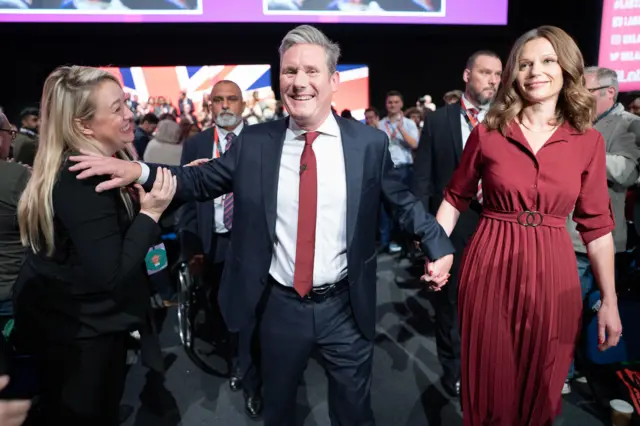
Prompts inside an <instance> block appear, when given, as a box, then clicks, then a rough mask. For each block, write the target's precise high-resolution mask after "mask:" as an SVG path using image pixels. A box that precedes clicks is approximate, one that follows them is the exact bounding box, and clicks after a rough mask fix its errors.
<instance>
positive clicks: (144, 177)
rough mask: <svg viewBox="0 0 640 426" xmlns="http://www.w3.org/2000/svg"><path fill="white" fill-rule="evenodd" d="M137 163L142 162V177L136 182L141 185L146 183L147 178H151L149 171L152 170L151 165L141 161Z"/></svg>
mask: <svg viewBox="0 0 640 426" xmlns="http://www.w3.org/2000/svg"><path fill="white" fill-rule="evenodd" d="M136 163H138V164H140V168H141V169H142V172H141V173H140V177H139V178H138V180H137V181H136V182H137V183H139V184H140V185H144V184H145V183H147V180H148V179H149V173H150V172H151V170H149V166H147V165H146V164H144V163H142V162H140V161H136Z"/></svg>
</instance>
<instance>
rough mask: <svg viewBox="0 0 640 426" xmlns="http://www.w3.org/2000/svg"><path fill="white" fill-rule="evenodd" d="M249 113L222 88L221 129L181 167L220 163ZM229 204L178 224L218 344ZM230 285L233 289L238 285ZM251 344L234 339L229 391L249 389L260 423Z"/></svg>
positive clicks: (202, 140) (193, 143)
mask: <svg viewBox="0 0 640 426" xmlns="http://www.w3.org/2000/svg"><path fill="white" fill-rule="evenodd" d="M244 107H245V102H244V101H243V98H242V90H240V87H239V86H238V85H237V84H236V83H234V82H233V81H229V80H221V81H219V82H217V83H216V84H215V85H214V86H213V89H212V91H211V109H212V112H213V116H214V121H215V123H216V124H215V125H214V126H213V127H211V128H210V129H207V130H205V131H203V132H200V133H198V134H196V135H195V136H193V137H191V138H189V139H188V140H187V141H186V142H185V144H184V148H183V150H182V159H181V161H180V163H181V164H182V165H186V164H189V163H190V162H192V161H194V160H198V159H201V158H208V159H214V158H219V157H221V156H222V155H223V154H224V153H225V152H226V151H227V149H228V148H230V147H231V146H232V145H233V141H234V140H235V138H236V137H238V136H239V135H240V133H241V132H242V130H243V128H244V125H245V124H244V122H243V121H242V111H243V110H244ZM229 202H231V203H233V200H232V199H229V196H227V195H225V196H222V197H219V198H216V199H215V200H213V202H212V201H210V200H209V201H205V202H203V203H197V202H195V201H193V202H189V203H187V204H185V205H184V206H183V208H182V212H181V214H180V224H179V228H180V242H181V248H182V255H183V258H185V259H188V261H189V269H190V271H191V273H192V274H193V275H194V276H201V277H202V278H203V279H204V280H205V282H206V283H207V285H209V286H210V297H211V298H210V303H211V307H212V313H213V315H212V318H210V321H209V322H210V323H211V325H212V326H213V327H214V329H213V330H212V331H213V332H214V335H215V338H216V339H220V338H221V337H222V338H224V337H226V335H227V334H228V331H227V329H226V328H227V327H226V325H225V323H224V320H223V318H222V316H221V315H220V312H221V310H220V308H219V304H218V293H219V288H220V284H221V280H222V273H223V270H224V266H225V259H226V258H227V256H228V255H229V249H230V245H231V229H232V227H233V224H232V222H231V220H230V219H232V217H231V216H229V215H227V217H225V206H226V205H229ZM229 285H230V286H234V284H233V283H230V284H229ZM250 341H251V330H243V332H241V333H230V335H229V343H230V346H231V348H230V349H231V354H232V355H231V356H232V362H231V377H230V378H229V387H230V388H231V390H232V391H238V390H240V389H242V388H244V389H243V390H244V397H245V411H246V413H247V414H248V415H249V417H251V418H256V417H258V416H259V415H260V413H261V411H262V397H261V396H260V390H259V388H260V383H259V377H257V374H256V373H257V371H256V369H254V368H251V359H250ZM245 374H246V375H245ZM243 376H244V382H243V380H242V378H243Z"/></svg>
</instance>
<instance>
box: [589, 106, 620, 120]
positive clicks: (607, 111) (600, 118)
mask: <svg viewBox="0 0 640 426" xmlns="http://www.w3.org/2000/svg"><path fill="white" fill-rule="evenodd" d="M617 106H618V104H613V106H612V107H611V108H609V109H608V110H606V111H605V112H603V113H602V114H600V115H599V116H598V117H597V118H596V119H595V121H594V122H593V124H596V123H597V122H598V121H600V120H602V119H603V118H605V117H606V116H607V115H609V114H610V113H611V111H613V110H614V109H615V108H616V107H617Z"/></svg>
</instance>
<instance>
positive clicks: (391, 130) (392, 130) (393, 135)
mask: <svg viewBox="0 0 640 426" xmlns="http://www.w3.org/2000/svg"><path fill="white" fill-rule="evenodd" d="M384 125H385V127H386V128H387V133H388V134H389V139H391V140H394V139H397V137H398V128H397V127H391V126H390V125H389V120H388V119H387V121H385V122H384Z"/></svg>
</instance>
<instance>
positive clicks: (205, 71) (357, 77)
mask: <svg viewBox="0 0 640 426" xmlns="http://www.w3.org/2000/svg"><path fill="white" fill-rule="evenodd" d="M101 68H102V69H103V70H106V71H109V72H110V73H112V74H113V75H115V76H116V77H117V78H118V80H120V83H121V84H122V86H123V87H124V90H125V92H127V93H129V94H130V95H131V96H132V97H135V99H136V100H137V101H139V102H140V103H142V104H146V103H147V102H148V101H150V100H153V102H154V103H155V102H157V99H159V98H164V99H166V100H167V101H168V103H169V104H171V105H174V106H175V105H176V104H177V101H178V99H179V96H180V92H182V91H185V92H186V94H187V97H188V98H189V99H192V100H193V103H194V107H195V109H196V110H197V111H200V110H201V108H202V101H203V99H204V98H205V96H206V95H209V93H211V89H212V88H213V85H214V84H215V83H216V82H218V81H220V80H231V81H234V82H235V83H237V84H238V86H240V89H241V90H242V92H243V96H244V99H245V100H246V101H251V99H252V98H254V97H255V96H256V93H257V96H258V97H259V98H260V99H263V100H267V101H269V100H273V101H274V102H275V94H274V91H273V88H272V85H271V67H270V66H269V65H206V66H175V67H131V68H128V67H124V68H121V67H101ZM338 71H339V72H340V85H339V86H338V93H336V95H335V96H334V102H333V106H334V108H335V109H336V111H337V112H338V113H341V112H342V111H343V110H345V109H348V110H350V111H351V113H352V115H353V117H354V118H356V119H358V120H363V119H364V110H365V109H366V108H367V107H368V106H369V68H368V67H367V66H366V65H350V64H344V65H338Z"/></svg>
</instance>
